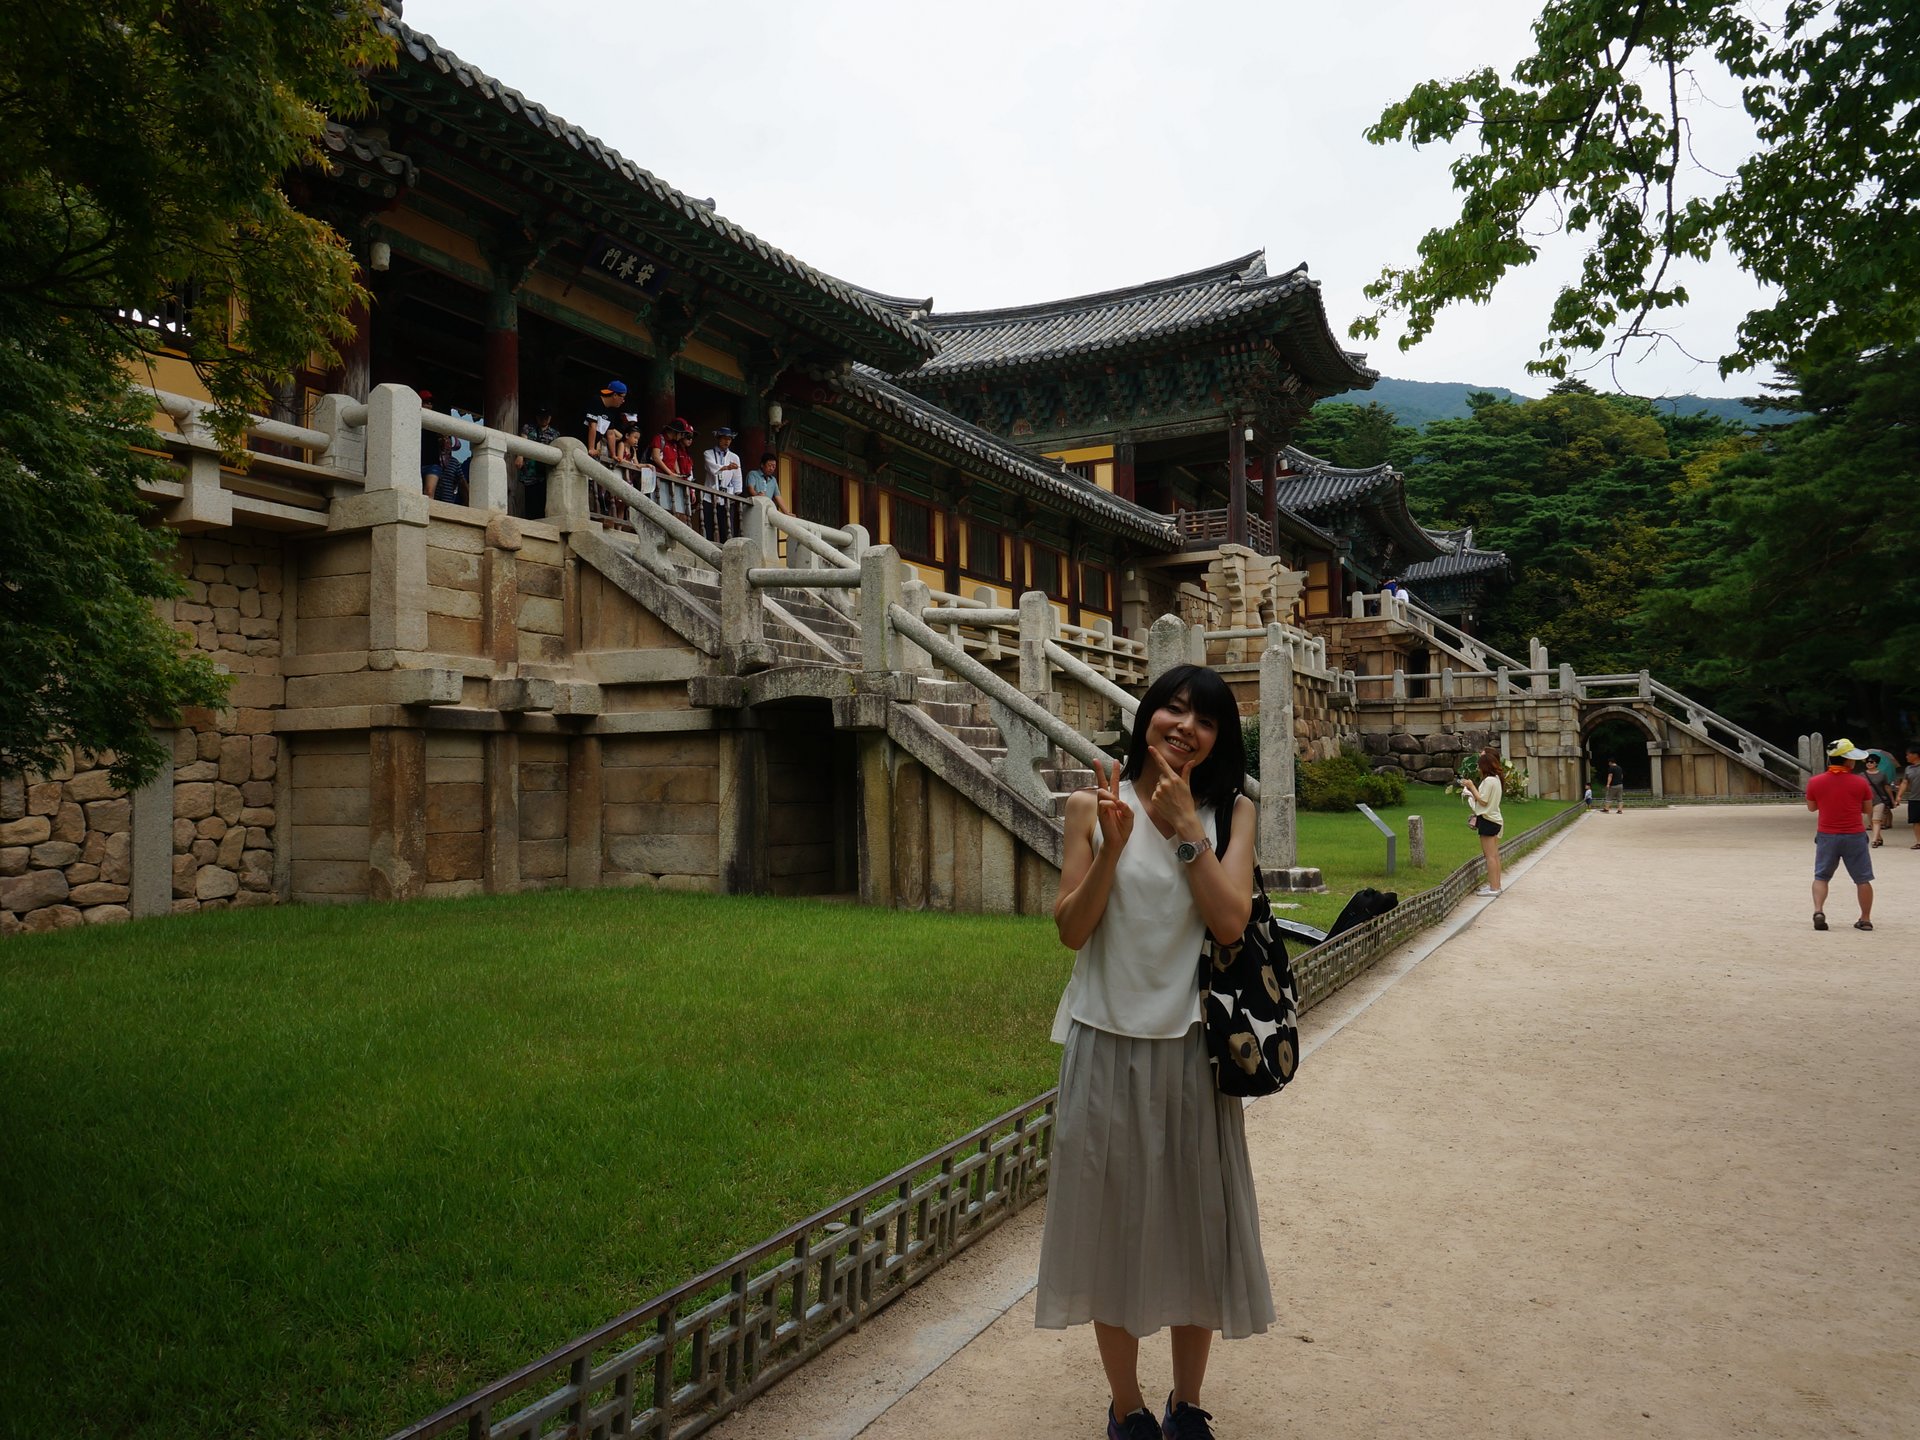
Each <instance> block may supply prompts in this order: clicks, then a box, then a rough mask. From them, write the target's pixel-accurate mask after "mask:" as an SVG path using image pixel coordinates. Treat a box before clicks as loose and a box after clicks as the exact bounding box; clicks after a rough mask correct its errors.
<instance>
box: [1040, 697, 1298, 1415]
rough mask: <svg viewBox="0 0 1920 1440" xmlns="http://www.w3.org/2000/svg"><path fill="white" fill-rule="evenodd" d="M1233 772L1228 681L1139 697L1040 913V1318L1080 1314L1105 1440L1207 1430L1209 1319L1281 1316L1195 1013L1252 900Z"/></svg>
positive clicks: (1233, 1130) (1258, 1320)
mask: <svg viewBox="0 0 1920 1440" xmlns="http://www.w3.org/2000/svg"><path fill="white" fill-rule="evenodd" d="M1245 767H1246V748H1245V744H1244V741H1243V740H1242V738H1241V732H1240V712H1239V707H1238V705H1237V704H1236V703H1235V700H1234V697H1233V692H1232V691H1231V690H1230V689H1229V688H1228V687H1227V684H1226V682H1225V681H1224V680H1222V679H1221V678H1220V676H1219V675H1217V674H1215V673H1214V672H1213V671H1212V670H1209V669H1206V668H1204V667H1202V666H1197V665H1181V666H1176V667H1175V668H1173V669H1172V670H1169V671H1168V672H1167V673H1166V674H1165V675H1163V676H1161V677H1160V679H1158V680H1157V681H1155V682H1154V684H1153V685H1152V687H1151V688H1149V689H1148V691H1147V693H1146V696H1145V697H1144V698H1143V699H1142V700H1141V702H1140V709H1139V712H1138V714H1137V715H1136V716H1135V719H1134V727H1133V737H1132V740H1131V741H1130V743H1129V744H1128V747H1127V760H1126V765H1125V768H1124V770H1123V769H1122V768H1121V767H1119V766H1115V767H1114V769H1113V771H1112V772H1111V773H1110V774H1106V775H1103V776H1102V777H1101V783H1100V784H1099V785H1098V786H1096V787H1095V788H1093V789H1090V790H1082V791H1080V792H1079V793H1077V794H1076V795H1074V796H1073V797H1072V799H1070V800H1069V801H1068V802H1067V814H1066V843H1065V850H1064V854H1063V857H1062V863H1061V868H1060V898H1059V902H1058V903H1057V904H1056V905H1055V906H1054V911H1053V918H1054V923H1055V925H1056V926H1058V928H1059V932H1060V939H1061V941H1062V942H1063V943H1065V944H1066V945H1067V946H1069V947H1070V948H1071V949H1073V950H1074V951H1075V952H1076V954H1075V957H1074V965H1073V978H1072V979H1071V980H1070V981H1069V982H1068V984H1067V990H1066V994H1065V995H1063V996H1062V997H1061V1001H1060V1009H1059V1012H1058V1014H1057V1015H1056V1016H1055V1019H1054V1031H1053V1038H1054V1039H1055V1040H1056V1041H1058V1042H1061V1043H1062V1044H1064V1045H1065V1047H1066V1048H1065V1053H1064V1054H1063V1056H1062V1059H1061V1065H1060V1098H1059V1101H1058V1105H1057V1108H1056V1111H1055V1121H1054V1141H1053V1152H1052V1158H1051V1161H1050V1172H1049V1180H1048V1197H1047V1214H1046V1228H1045V1233H1044V1237H1043V1239H1042V1241H1041V1248H1040V1280H1039V1287H1038V1290H1037V1292H1036V1296H1035V1321H1034V1323H1035V1324H1036V1325H1038V1326H1039V1327H1040V1328H1041V1329H1047V1330H1060V1329H1065V1328H1066V1327H1068V1326H1070V1325H1079V1324H1084V1323H1086V1322H1088V1321H1091V1322H1092V1323H1093V1328H1094V1338H1095V1341H1096V1343H1097V1344H1098V1346H1099V1349H1100V1361H1101V1365H1102V1366H1103V1368H1104V1369H1105V1371H1106V1378H1107V1384H1108V1388H1109V1390H1110V1391H1111V1392H1112V1393H1111V1404H1110V1405H1109V1407H1108V1410H1107V1434H1108V1437H1109V1440H1161V1437H1162V1436H1163V1435H1164V1436H1166V1437H1169V1440H1212V1437H1213V1431H1212V1429H1211V1428H1210V1427H1209V1425H1208V1423H1207V1422H1208V1420H1209V1419H1210V1418H1211V1417H1210V1416H1209V1415H1208V1414H1207V1412H1206V1411H1205V1410H1202V1409H1201V1408H1200V1386H1201V1382H1202V1381H1203V1380H1204V1378H1205V1376H1206V1368H1207V1354H1208V1351H1209V1349H1210V1347H1211V1345H1212V1343H1213V1335H1214V1332H1215V1331H1218V1332H1220V1333H1221V1334H1222V1335H1224V1336H1225V1337H1226V1338H1228V1339H1235V1338H1238V1337H1240V1336H1244V1335H1253V1334H1258V1333H1260V1332H1261V1331H1264V1330H1265V1329H1266V1328H1267V1326H1268V1325H1269V1324H1270V1323H1271V1322H1272V1320H1273V1317H1274V1310H1273V1294H1272V1290H1271V1288H1270V1287H1269V1285H1268V1281H1267V1268H1266V1261H1265V1258H1264V1257H1263V1255H1262V1253H1261V1249H1260V1219H1259V1213H1258V1209H1257V1207H1256V1204H1255V1200H1254V1193H1253V1174H1252V1170H1251V1168H1250V1167H1249V1165H1248V1161H1247V1143H1246V1132H1245V1129H1244V1127H1243V1123H1242V1119H1241V1108H1242V1107H1241V1102H1240V1101H1239V1100H1238V1099H1235V1098H1233V1097H1231V1096H1226V1095H1222V1094H1220V1093H1219V1091H1218V1090H1216V1089H1215V1087H1214V1083H1213V1074H1212V1070H1211V1068H1210V1066H1209V1064H1208V1061H1207V1043H1206V1035H1205V1031H1204V1029H1203V1027H1202V1024H1201V1018H1200V988H1199V962H1200V952H1201V947H1202V945H1203V943H1204V940H1205V937H1206V935H1207V934H1208V933H1211V934H1212V935H1213V936H1214V938H1215V939H1217V940H1220V941H1222V942H1224V943H1232V942H1234V941H1237V940H1238V939H1239V938H1240V936H1241V933H1242V932H1243V931H1244V930H1245V929H1246V925H1247V916H1248V913H1249V911H1250V909H1251V906H1252V896H1253V866H1254V855H1253V843H1254V825H1255V811H1254V805H1253V802H1252V801H1251V800H1249V799H1247V798H1246V797H1245V796H1243V795H1241V794H1240V784H1241V778H1242V775H1243V772H1244V770H1245ZM1229 805H1230V806H1232V807H1234V808H1233V810H1232V823H1231V825H1230V827H1229V839H1228V843H1227V852H1226V854H1224V855H1216V854H1215V853H1214V845H1215V836H1216V834H1217V832H1218V826H1217V824H1216V816H1217V815H1218V814H1219V813H1220V807H1223V806H1229ZM1168 1327H1170V1328H1171V1330H1172V1350H1173V1355H1172V1361H1173V1364H1172V1369H1173V1377H1172V1378H1173V1390H1172V1393H1171V1394H1169V1395H1168V1397H1167V1402H1166V1407H1165V1409H1164V1411H1163V1414H1162V1417H1161V1418H1160V1419H1156V1418H1155V1417H1154V1414H1153V1412H1152V1410H1150V1409H1149V1408H1148V1405H1147V1400H1146V1397H1145V1395H1144V1394H1143V1393H1142V1391H1141V1388H1140V1375H1139V1359H1140V1340H1141V1337H1143V1336H1147V1335H1152V1334H1154V1333H1156V1332H1157V1331H1159V1330H1161V1329H1163V1328H1168Z"/></svg>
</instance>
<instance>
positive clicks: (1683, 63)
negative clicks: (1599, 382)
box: [1354, 0, 1920, 375]
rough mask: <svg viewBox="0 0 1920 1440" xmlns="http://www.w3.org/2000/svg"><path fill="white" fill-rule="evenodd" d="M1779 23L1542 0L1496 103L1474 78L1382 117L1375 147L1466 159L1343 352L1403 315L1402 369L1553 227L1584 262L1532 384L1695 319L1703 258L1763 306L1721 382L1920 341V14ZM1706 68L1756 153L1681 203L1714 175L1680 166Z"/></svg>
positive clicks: (1875, 9) (1426, 92) (1861, 10)
mask: <svg viewBox="0 0 1920 1440" xmlns="http://www.w3.org/2000/svg"><path fill="white" fill-rule="evenodd" d="M1785 10H1786V14H1785V23H1784V24H1783V25H1779V26H1769V25H1767V24H1765V23H1764V22H1763V21H1762V20H1761V19H1760V18H1759V17H1758V16H1757V15H1756V14H1755V13H1754V11H1753V9H1752V7H1750V6H1748V5H1745V4H1742V3H1739V0H1548V3H1547V4H1546V6H1545V8H1544V9H1543V10H1542V11H1541V13H1540V15H1539V17H1538V18H1537V19H1536V20H1535V22H1534V27H1533V34H1534V51H1533V53H1532V54H1530V55H1528V56H1527V57H1526V58H1524V59H1523V60H1521V61H1520V63H1519V64H1518V65H1517V66H1516V67H1515V68H1514V71H1513V75H1512V78H1511V81H1510V82H1509V81H1506V80H1502V78H1501V77H1500V76H1499V74H1498V73H1497V72H1495V71H1494V70H1492V69H1481V70H1477V71H1474V72H1473V73H1472V74H1469V75H1466V76H1463V77H1461V78H1459V79H1456V80H1447V81H1440V80H1434V81H1428V82H1425V83H1423V84H1421V85H1418V86H1416V87H1415V88H1414V90H1413V91H1412V92H1411V93H1410V94H1409V95H1408V96H1407V97H1406V98H1405V99H1404V100H1401V101H1399V102H1398V103H1397V104H1394V105H1390V106H1388V107H1387V109H1386V110H1385V111H1384V112H1383V113H1382V114H1381V116H1380V119H1379V121H1378V123H1376V124H1375V125H1374V126H1373V127H1372V128H1370V129H1369V130H1368V131H1367V138H1368V139H1369V140H1371V141H1373V142H1374V143H1375V144H1385V143H1387V142H1389V141H1402V140H1404V141H1411V142H1412V143H1413V144H1415V145H1428V144H1450V143H1453V142H1456V141H1461V140H1463V138H1464V139H1465V140H1466V141H1467V142H1468V147H1467V148H1466V149H1465V152H1464V153H1463V154H1461V155H1460V156H1459V158H1457V159H1456V160H1455V161H1454V162H1453V167H1452V168H1453V184H1454V189H1455V190H1456V191H1457V192H1458V193H1459V195H1460V197H1461V207H1460V214H1459V216H1458V218H1457V219H1455V220H1454V221H1453V223H1452V224H1450V225H1446V226H1443V227H1441V228H1440V229H1436V230H1432V231H1429V232H1428V233H1427V234H1426V235H1425V236H1424V237H1423V238H1422V239H1421V241H1420V243H1419V246H1418V252H1417V253H1418V259H1417V261H1416V262H1415V263H1414V264H1413V265H1412V266H1411V267H1408V268H1404V269H1401V268H1394V267H1389V268H1388V269H1387V270H1385V271H1383V272H1382V274H1381V275H1380V277H1379V278H1378V279H1377V280H1376V281H1374V282H1373V283H1372V284H1371V285H1369V286H1368V287H1367V295H1368V297H1369V298H1370V299H1373V300H1376V301H1379V302H1381V303H1380V307H1379V309H1377V310H1375V311H1374V312H1373V313H1372V314H1371V315H1368V316H1364V317H1362V318H1361V319H1360V320H1359V321H1357V322H1356V323H1355V325H1354V333H1355V334H1358V335H1377V334H1378V333H1379V322H1380V319H1381V317H1382V316H1383V315H1384V314H1386V313H1388V312H1390V311H1391V312H1398V313H1401V314H1403V315H1404V316H1405V317H1406V325H1407V333H1406V335H1405V337H1404V338H1403V339H1402V340H1401V342H1400V343H1401V346H1402V348H1409V347H1411V346H1412V345H1414V344H1417V343H1418V342H1419V341H1420V340H1421V339H1423V338H1424V337H1425V336H1426V335H1427V334H1429V333H1430V332H1431V330H1432V329H1433V325H1434V321H1435V319H1436V318H1437V316H1438V314H1439V312H1440V311H1441V310H1442V309H1444V308H1445V307H1446V306H1448V305H1450V304H1454V303H1457V302H1460V301H1473V302H1484V301H1485V300H1486V299H1487V298H1488V297H1489V296H1490V295H1491V294H1492V292H1493V289H1494V287H1495V286H1496V285H1497V284H1498V282H1499V281H1500V280H1501V278H1502V277H1503V276H1505V275H1506V273H1507V272H1508V271H1509V270H1511V269H1514V268H1516V267H1519V266H1524V265H1527V264H1529V263H1531V262H1532V261H1533V259H1534V258H1535V257H1536V255H1537V254H1538V245H1537V243H1536V241H1537V238H1538V237H1539V236H1540V235H1541V234H1544V233H1546V232H1547V230H1549V229H1550V228H1559V227H1564V228H1565V229H1566V230H1568V231H1570V232H1572V233H1574V234H1577V235H1582V236H1585V237H1587V245H1588V248H1587V251H1586V255H1585V259H1584V261H1583V264H1582V267H1581V270H1580V274H1579V277H1578V279H1577V280H1575V281H1574V282H1573V283H1571V284H1569V285H1567V286H1566V287H1565V288H1563V289H1562V290H1561V292H1560V294H1559V296H1558V297H1557V299H1556V301H1555V303H1554V306H1553V309H1552V311H1551V313H1550V315H1549V317H1548V321H1547V333H1546V339H1545V341H1544V342H1543V343H1542V344H1541V347H1540V353H1541V358H1540V359H1538V360H1536V361H1533V362H1532V363H1531V366H1530V368H1531V369H1533V370H1534V371H1536V372H1538V373H1542V374H1550V375H1564V374H1565V373H1566V367H1567V363H1568V359H1569V357H1570V356H1571V355H1572V354H1575V353H1578V352H1586V351H1593V350H1597V349H1600V348H1601V347H1603V346H1606V345H1609V344H1611V345H1612V347H1613V349H1614V353H1616V354H1617V353H1619V350H1620V348H1621V347H1622V346H1624V345H1625V343H1626V342H1627V341H1628V340H1629V339H1630V338H1632V337H1634V336H1640V335H1657V334H1658V333H1659V328H1658V321H1659V318H1660V316H1661V315H1662V314H1663V313H1664V312H1666V311H1668V310H1670V309H1672V308H1674V307H1676V306H1681V305H1684V304H1686V303H1687V300H1688V295H1687V292H1686V288H1685V287H1684V285H1682V284H1681V283H1680V282H1679V280H1678V279H1677V278H1675V276H1674V275H1673V274H1672V269H1673V265H1674V262H1675V261H1676V260H1705V259H1706V258H1707V257H1708V256H1710V255H1711V254H1712V253H1713V252H1714V250H1715V249H1716V248H1725V249H1726V250H1727V251H1729V252H1730V253H1731V254H1732V255H1733V256H1734V257H1735V259H1736V260H1737V261H1738V262H1739V264H1740V265H1741V267H1742V268H1743V269H1745V270H1746V271H1747V272H1748V273H1749V274H1750V275H1752V276H1753V278H1754V279H1755V280H1756V281H1758V282H1759V283H1760V284H1762V285H1763V286H1766V287H1769V288H1770V292H1771V293H1773V294H1774V295H1775V297H1776V298H1774V299H1772V300H1771V301H1770V303H1767V304H1764V305H1761V306H1758V307H1756V308H1755V309H1754V310H1753V311H1751V312H1750V313H1749V314H1748V315H1747V317H1746V318H1745V320H1744V321H1743V322H1742V324H1741V326H1740V330H1739V336H1738V340H1737V343H1736V345H1735V347H1734V348H1733V350H1732V351H1730V352H1729V353H1728V354H1727V355H1725V356H1723V357H1721V360H1720V368H1721V372H1722V373H1723V374H1726V373H1731V372H1733V371H1736V370H1744V369H1749V368H1752V367H1753V366H1755V365H1757V364H1761V363H1764V362H1767V361H1774V362H1785V361H1788V360H1790V359H1794V358H1796V357H1799V356H1802V355H1810V356H1812V357H1814V358H1815V359H1819V360H1831V359H1833V358H1835V357H1838V356H1844V355H1851V354H1857V353H1861V352H1864V351H1867V350H1871V349H1875V348H1878V347H1881V346H1887V345H1894V346H1901V345H1907V344H1910V343H1912V342H1914V341H1915V340H1916V339H1920V290H1916V288H1915V287H1914V286H1913V285H1911V284H1910V283H1908V282H1909V278H1910V277H1911V276H1912V275H1913V274H1914V273H1915V272H1916V270H1917V269H1920V126H1916V125H1914V124H1913V109H1914V106H1915V104H1916V102H1920V11H1916V10H1915V9H1914V7H1913V6H1911V5H1909V4H1905V3H1900V0H1837V3H1835V0H1788V3H1787V4H1786V7H1785ZM1715 63H1717V64H1718V65H1719V66H1721V67H1723V68H1724V69H1725V70H1726V71H1727V72H1728V73H1729V74H1731V75H1732V76H1733V77H1734V80H1735V82H1736V83H1737V84H1739V85H1740V86H1741V92H1740V98H1741V103H1742V105H1743V106H1744V108H1745V110H1746V112H1747V114H1748V115H1749V116H1750V117H1751V118H1752V120H1753V122H1754V125H1755V127H1756V132H1757V139H1758V147H1759V148H1758V150H1757V153H1755V154H1754V155H1753V156H1752V158H1750V159H1748V160H1747V161H1746V162H1745V163H1744V164H1742V165H1741V166H1740V167H1739V169H1738V171H1737V172H1736V173H1735V174H1733V175H1732V176H1730V177H1726V178H1724V179H1718V180H1714V179H1711V178H1710V181H1709V184H1708V188H1707V190H1706V193H1704V194H1701V195H1697V196H1693V195H1689V194H1687V193H1686V190H1685V188H1684V187H1685V185H1686V184H1688V183H1692V182H1694V181H1695V180H1696V179H1697V178H1698V177H1700V176H1702V175H1706V174H1708V172H1706V171H1704V170H1702V169H1701V168H1700V167H1698V166H1697V165H1696V164H1695V163H1694V161H1693V160H1692V158H1691V157H1690V156H1687V155H1683V150H1684V148H1685V146H1686V143H1687V139H1686V137H1687V133H1688V129H1689V122H1688V117H1687V114H1686V106H1687V105H1688V104H1693V103H1700V104H1706V103H1712V102H1711V99H1710V98H1709V97H1707V96H1703V95H1699V92H1698V91H1697V90H1696V88H1695V82H1694V75H1695V72H1696V71H1697V70H1699V69H1701V68H1704V67H1705V66H1708V65H1711V64H1715ZM1696 96H1699V98H1698V99H1696V98H1695V97H1696ZM1716 187H1717V188H1716Z"/></svg>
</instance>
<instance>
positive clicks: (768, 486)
mask: <svg viewBox="0 0 1920 1440" xmlns="http://www.w3.org/2000/svg"><path fill="white" fill-rule="evenodd" d="M747 494H749V495H764V496H766V497H767V499H769V500H771V501H772V502H773V508H774V509H776V510H780V511H786V510H787V506H786V502H784V501H783V500H781V498H780V457H779V456H778V455H775V454H773V453H772V452H771V451H769V452H768V453H767V454H765V455H762V456H761V457H760V463H759V464H758V465H756V466H754V468H753V469H751V470H749V471H747ZM787 513H791V512H787Z"/></svg>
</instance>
